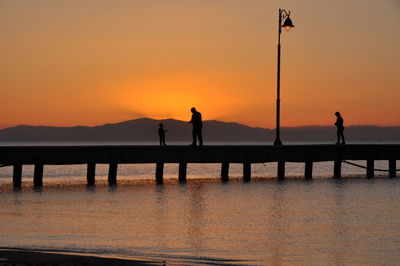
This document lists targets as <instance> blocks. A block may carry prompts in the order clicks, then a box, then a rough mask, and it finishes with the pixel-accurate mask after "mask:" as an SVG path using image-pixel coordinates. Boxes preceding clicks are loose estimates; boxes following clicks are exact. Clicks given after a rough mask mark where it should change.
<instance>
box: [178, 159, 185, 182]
mask: <svg viewBox="0 0 400 266" xmlns="http://www.w3.org/2000/svg"><path fill="white" fill-rule="evenodd" d="M186 174H187V163H179V174H178V180H179V183H185V182H186Z"/></svg>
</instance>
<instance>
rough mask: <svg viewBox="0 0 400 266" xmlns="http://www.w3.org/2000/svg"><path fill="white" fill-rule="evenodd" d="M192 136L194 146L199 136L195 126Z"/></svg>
mask: <svg viewBox="0 0 400 266" xmlns="http://www.w3.org/2000/svg"><path fill="white" fill-rule="evenodd" d="M192 137H193V142H192V146H196V137H197V134H196V130H195V129H194V128H193V131H192Z"/></svg>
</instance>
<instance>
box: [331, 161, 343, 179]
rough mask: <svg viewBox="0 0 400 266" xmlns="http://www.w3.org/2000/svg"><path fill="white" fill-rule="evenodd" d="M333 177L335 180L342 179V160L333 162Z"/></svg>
mask: <svg viewBox="0 0 400 266" xmlns="http://www.w3.org/2000/svg"><path fill="white" fill-rule="evenodd" d="M333 175H334V176H335V178H341V177H342V160H335V162H334V166H333Z"/></svg>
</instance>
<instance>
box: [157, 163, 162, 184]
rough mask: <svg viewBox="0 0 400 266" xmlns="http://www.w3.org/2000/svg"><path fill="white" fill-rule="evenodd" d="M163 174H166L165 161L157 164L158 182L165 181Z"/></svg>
mask: <svg viewBox="0 0 400 266" xmlns="http://www.w3.org/2000/svg"><path fill="white" fill-rule="evenodd" d="M163 175H164V163H157V164H156V181H157V184H162V183H163Z"/></svg>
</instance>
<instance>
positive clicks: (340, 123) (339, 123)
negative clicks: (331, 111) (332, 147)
mask: <svg viewBox="0 0 400 266" xmlns="http://www.w3.org/2000/svg"><path fill="white" fill-rule="evenodd" d="M335 115H336V117H337V119H336V122H335V126H336V128H337V142H336V144H340V138H342V144H345V141H344V135H343V131H344V126H343V122H344V121H343V117H342V116H341V115H340V113H339V112H336V113H335Z"/></svg>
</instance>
